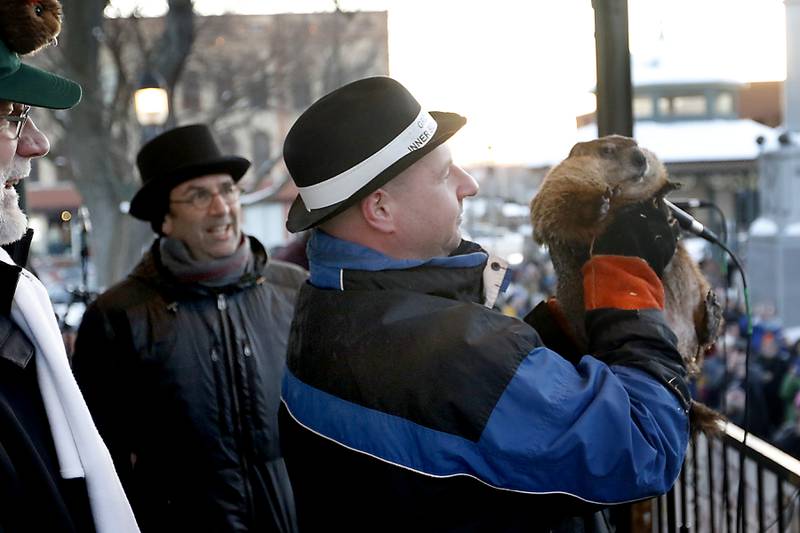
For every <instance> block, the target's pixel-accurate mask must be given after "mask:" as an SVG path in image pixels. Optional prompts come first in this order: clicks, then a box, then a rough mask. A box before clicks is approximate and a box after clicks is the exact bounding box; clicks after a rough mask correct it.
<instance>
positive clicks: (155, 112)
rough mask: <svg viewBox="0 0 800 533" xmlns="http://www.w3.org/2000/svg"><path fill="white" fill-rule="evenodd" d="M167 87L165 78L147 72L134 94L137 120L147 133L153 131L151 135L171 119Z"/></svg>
mask: <svg viewBox="0 0 800 533" xmlns="http://www.w3.org/2000/svg"><path fill="white" fill-rule="evenodd" d="M165 87H166V82H165V81H164V78H162V77H161V76H160V75H159V74H158V73H157V72H152V71H149V70H147V71H145V73H144V75H143V76H142V79H141V81H140V82H139V87H138V88H137V89H136V91H135V92H134V93H133V108H134V109H135V110H136V120H137V121H138V122H139V124H140V125H141V126H142V128H143V129H144V131H145V132H148V130H151V131H150V132H149V133H156V132H157V131H158V129H159V128H160V127H161V126H163V125H164V124H165V123H166V122H167V118H169V98H168V95H167V90H166V88H165ZM143 140H146V139H143Z"/></svg>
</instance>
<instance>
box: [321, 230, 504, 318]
mask: <svg viewBox="0 0 800 533" xmlns="http://www.w3.org/2000/svg"><path fill="white" fill-rule="evenodd" d="M308 260H309V270H310V279H309V281H310V282H311V284H312V285H314V286H315V287H318V288H322V289H339V290H375V289H379V290H380V289H383V290H391V289H401V290H413V291H416V292H423V293H426V294H433V295H437V296H443V297H449V298H453V299H459V300H469V301H474V302H476V303H483V304H484V305H486V306H487V307H491V306H492V305H493V304H494V301H495V299H496V298H497V295H498V293H499V292H501V291H502V290H505V288H506V287H507V286H508V283H509V281H510V276H509V271H508V269H507V264H506V263H505V262H504V261H502V260H500V259H498V258H494V257H492V258H490V256H489V254H488V253H487V252H486V251H484V250H483V249H482V248H481V247H480V246H479V245H477V244H475V243H473V242H470V241H461V244H460V245H459V247H458V248H457V249H456V250H455V251H453V253H452V254H450V255H449V256H447V257H434V258H432V259H396V258H393V257H389V256H387V255H384V254H382V253H380V252H378V251H376V250H373V249H371V248H367V247H366V246H362V245H360V244H356V243H353V242H349V241H345V240H343V239H339V238H336V237H333V236H331V235H328V234H327V233H325V232H324V231H322V230H315V231H314V234H313V235H312V236H311V239H310V240H309V243H308Z"/></svg>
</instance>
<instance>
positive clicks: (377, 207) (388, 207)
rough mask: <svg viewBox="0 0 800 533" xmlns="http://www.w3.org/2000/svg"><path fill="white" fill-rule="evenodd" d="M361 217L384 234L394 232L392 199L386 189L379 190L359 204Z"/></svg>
mask: <svg viewBox="0 0 800 533" xmlns="http://www.w3.org/2000/svg"><path fill="white" fill-rule="evenodd" d="M359 207H360V208H361V216H362V217H364V221H365V222H366V223H367V225H368V226H370V227H372V228H374V229H376V230H377V231H380V232H384V233H391V232H392V231H394V218H393V216H392V215H393V212H392V207H393V204H392V197H391V195H390V194H389V192H388V191H387V190H386V189H378V190H376V191H373V192H372V193H370V194H369V196H367V197H366V198H364V199H363V200H361V202H360V203H359Z"/></svg>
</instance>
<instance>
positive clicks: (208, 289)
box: [73, 125, 306, 532]
mask: <svg viewBox="0 0 800 533" xmlns="http://www.w3.org/2000/svg"><path fill="white" fill-rule="evenodd" d="M137 165H138V168H139V172H140V174H141V177H142V180H143V185H142V187H141V189H140V190H139V191H138V192H137V193H136V195H135V196H134V198H133V200H132V201H131V206H130V213H131V215H133V216H134V217H136V218H139V219H141V220H145V221H148V222H149V223H150V225H151V226H152V227H153V230H154V231H155V232H156V233H157V234H158V237H157V238H156V240H155V242H154V243H153V245H152V247H151V248H150V250H149V252H148V253H146V254H145V256H144V257H143V259H142V260H141V262H140V263H139V265H138V266H137V267H136V268H135V269H134V270H133V271H132V272H131V274H129V275H128V277H127V278H126V279H125V280H124V281H122V282H121V283H119V284H118V285H116V286H114V287H112V288H111V289H109V290H108V291H106V292H105V293H103V294H102V295H101V296H100V297H99V298H98V299H97V300H96V301H95V302H94V303H93V304H92V305H91V306H90V307H89V308H88V309H87V311H86V314H85V315H84V319H83V322H82V323H81V326H80V328H79V330H78V337H77V340H76V347H75V355H74V358H73V359H74V369H75V374H76V377H77V379H78V383H79V384H80V386H81V389H82V390H83V393H84V395H85V396H86V400H87V403H88V404H89V408H90V409H91V411H92V414H93V415H94V417H95V420H96V421H97V426H98V428H99V429H100V433H101V435H103V438H104V439H106V442H107V443H108V446H109V449H110V450H111V454H112V456H113V458H114V463H115V464H116V466H117V469H118V471H119V473H120V476H121V478H122V481H123V484H124V486H125V488H126V490H127V493H128V495H129V496H130V498H131V502H132V504H133V507H134V512H135V513H136V516H137V519H138V520H139V523H140V525H141V527H142V531H144V532H152V531H165V532H167V531H169V532H176V531H203V532H206V531H208V532H245V531H252V532H266V531H280V532H284V531H294V530H295V516H294V504H293V498H292V491H291V487H290V485H289V480H288V477H287V474H286V469H285V465H284V462H283V458H282V456H281V450H280V446H279V440H278V433H277V432H278V427H277V409H278V401H279V396H280V390H279V387H280V380H281V376H282V373H283V369H284V362H285V354H286V342H287V336H288V331H289V324H290V321H291V318H292V313H293V305H294V300H295V297H296V294H297V290H298V287H299V285H300V284H301V283H303V281H304V280H305V277H306V273H305V271H304V270H302V269H300V268H298V267H295V266H292V265H288V264H285V263H280V262H275V261H272V260H269V259H268V258H267V254H266V252H265V250H264V247H263V246H262V245H261V244H260V243H259V242H258V241H257V240H256V239H254V238H253V237H249V236H247V235H245V234H243V233H242V229H241V223H242V214H241V207H240V204H239V188H238V186H237V182H238V181H239V180H240V179H241V177H242V175H243V174H244V173H245V171H246V170H247V168H248V167H249V165H250V162H249V161H247V160H246V159H243V158H241V157H234V156H225V155H222V154H220V152H219V149H218V148H217V145H216V143H215V142H214V139H213V138H212V134H211V132H210V131H209V129H208V128H207V127H206V126H204V125H190V126H184V127H179V128H176V129H173V130H170V131H167V132H166V133H163V134H161V135H160V136H158V137H156V138H155V139H153V140H152V141H150V142H149V143H147V144H146V145H145V146H144V147H143V148H142V149H141V150H140V152H139V154H138V157H137Z"/></svg>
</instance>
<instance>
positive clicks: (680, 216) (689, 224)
mask: <svg viewBox="0 0 800 533" xmlns="http://www.w3.org/2000/svg"><path fill="white" fill-rule="evenodd" d="M701 201H702V200H698V202H701ZM664 203H665V204H666V205H667V207H669V209H670V211H672V214H673V216H674V217H675V219H676V220H677V221H678V225H680V227H681V228H682V229H683V230H685V231H688V232H689V233H693V234H694V235H697V236H698V237H701V238H703V239H705V240H707V241H709V242H713V243H719V242H720V240H719V237H717V236H716V235H715V234H714V232H713V231H711V230H710V229H708V228H706V227H705V226H703V225H702V224H701V223H700V222H698V221H697V219H696V218H694V217H693V216H692V215H690V214H689V213H687V212H686V211H684V210H683V209H681V208H680V207H678V206H677V205H675V204H673V203H672V202H670V201H669V200H667V199H666V198H665V199H664ZM698 207H700V206H698Z"/></svg>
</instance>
